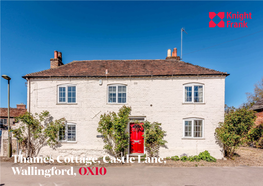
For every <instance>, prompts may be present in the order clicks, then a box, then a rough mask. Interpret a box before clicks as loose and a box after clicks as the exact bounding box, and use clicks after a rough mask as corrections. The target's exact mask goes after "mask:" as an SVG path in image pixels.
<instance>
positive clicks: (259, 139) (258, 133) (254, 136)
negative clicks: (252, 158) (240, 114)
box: [248, 123, 263, 148]
mask: <svg viewBox="0 0 263 186" xmlns="http://www.w3.org/2000/svg"><path fill="white" fill-rule="evenodd" d="M248 140H249V142H248V144H251V145H253V146H255V147H257V148H263V123H261V124H260V125H257V126H254V127H253V128H251V129H250V130H249V132H248Z"/></svg>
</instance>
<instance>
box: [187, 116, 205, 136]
mask: <svg viewBox="0 0 263 186" xmlns="http://www.w3.org/2000/svg"><path fill="white" fill-rule="evenodd" d="M203 123H204V121H203V120H202V119H187V120H184V135H183V136H184V137H186V138H202V137H203V128H204V127H203Z"/></svg>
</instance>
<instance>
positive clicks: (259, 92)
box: [245, 77, 263, 108]
mask: <svg viewBox="0 0 263 186" xmlns="http://www.w3.org/2000/svg"><path fill="white" fill-rule="evenodd" d="M246 94H247V103H245V106H247V107H249V108H250V107H251V106H253V104H255V103H256V102H257V101H258V100H260V99H262V98H263V77H262V79H261V81H260V82H258V83H256V84H255V85H254V92H253V93H246Z"/></svg>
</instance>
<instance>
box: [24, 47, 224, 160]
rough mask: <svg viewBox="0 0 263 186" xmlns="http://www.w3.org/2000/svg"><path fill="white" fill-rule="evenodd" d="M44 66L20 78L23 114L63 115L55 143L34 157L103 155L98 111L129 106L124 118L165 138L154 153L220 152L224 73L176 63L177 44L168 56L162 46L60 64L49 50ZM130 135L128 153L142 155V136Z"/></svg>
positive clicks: (59, 57) (219, 155)
mask: <svg viewBox="0 0 263 186" xmlns="http://www.w3.org/2000/svg"><path fill="white" fill-rule="evenodd" d="M50 66H51V68H50V69H48V70H43V71H40V72H36V73H31V74H27V75H25V76H23V78H25V79H26V80H27V81H28V87H27V91H28V94H27V96H28V97H27V100H28V102H27V105H28V111H29V112H31V113H36V112H37V113H40V112H41V111H43V110H48V111H49V112H50V113H51V115H52V116H53V117H54V118H55V119H59V118H62V117H65V118H66V120H67V124H66V127H65V131H61V133H60V141H61V145H60V147H58V148H57V149H56V150H53V149H51V148H49V147H48V146H46V147H44V148H42V150H41V152H40V155H53V156H57V155H64V156H71V155H74V156H93V157H95V156H102V155H104V154H105V152H104V150H103V146H104V143H103V140H102V138H100V136H99V135H100V134H99V133H98V132H97V126H98V122H99V119H100V115H101V114H103V113H107V112H110V111H115V112H118V110H119V108H120V107H122V106H123V105H127V106H131V108H132V112H131V115H130V118H131V121H132V120H139V121H142V122H143V121H145V120H148V121H151V122H153V121H156V122H160V123H162V128H163V129H164V130H165V131H166V132H167V135H166V136H165V140H166V141H167V142H168V143H167V148H161V149H160V153H159V154H160V156H161V157H167V156H174V155H181V154H183V153H185V154H188V155H197V154H198V153H199V152H202V151H204V150H208V151H209V152H210V153H211V155H212V156H214V157H216V158H222V157H223V153H222V147H220V146H219V144H218V142H217V141H216V138H215V134H214V133H215V128H216V127H217V126H218V123H219V122H223V121H224V104H225V78H226V76H228V75H229V74H227V73H224V72H219V71H216V70H211V69H208V68H204V67H200V66H197V65H193V64H190V63H186V62H183V61H181V60H180V57H179V56H177V51H176V49H174V51H173V53H172V55H171V50H168V56H167V58H166V59H157V60H90V61H73V62H71V63H68V64H63V63H62V53H61V52H57V51H55V52H54V58H53V59H50ZM127 125H132V122H130V123H128V124H127ZM129 127H130V126H129ZM131 133H132V132H131ZM142 134H143V133H140V135H142ZM131 135H132V134H131ZM131 140H135V141H132V143H133V144H134V143H138V144H137V146H138V148H131V147H130V149H129V153H130V154H143V153H144V143H143V138H138V139H137V140H136V139H132V138H131Z"/></svg>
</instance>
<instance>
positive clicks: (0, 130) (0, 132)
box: [0, 103, 27, 156]
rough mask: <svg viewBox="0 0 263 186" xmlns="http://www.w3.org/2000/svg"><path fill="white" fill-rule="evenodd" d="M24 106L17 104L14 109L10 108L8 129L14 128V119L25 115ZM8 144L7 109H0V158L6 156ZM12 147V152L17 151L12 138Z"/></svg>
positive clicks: (15, 143) (15, 142)
mask: <svg viewBox="0 0 263 186" xmlns="http://www.w3.org/2000/svg"><path fill="white" fill-rule="evenodd" d="M26 111H27V109H26V105H25V104H23V103H21V104H17V105H16V108H10V127H11V129H12V128H16V127H17V126H16V125H17V124H18V123H17V122H16V119H15V118H16V117H18V116H20V115H22V114H24V113H26ZM7 144H8V108H0V150H1V151H0V156H5V155H7ZM12 147H13V150H14V152H15V151H16V150H17V141H16V138H12Z"/></svg>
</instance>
